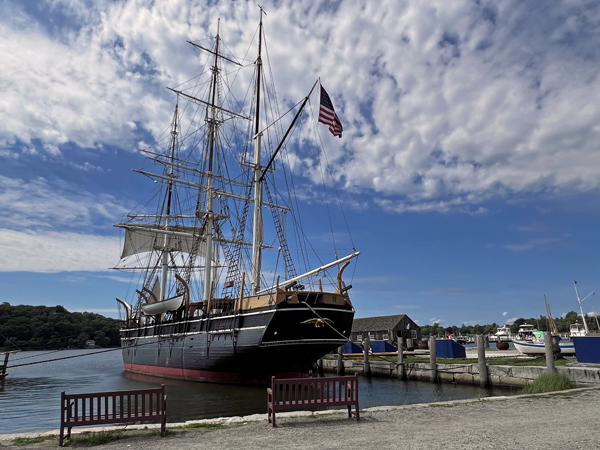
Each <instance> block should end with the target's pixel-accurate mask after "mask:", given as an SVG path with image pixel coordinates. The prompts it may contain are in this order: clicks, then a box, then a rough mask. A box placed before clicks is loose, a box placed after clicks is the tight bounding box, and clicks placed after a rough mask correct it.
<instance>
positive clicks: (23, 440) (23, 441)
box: [13, 435, 56, 446]
mask: <svg viewBox="0 0 600 450" xmlns="http://www.w3.org/2000/svg"><path fill="white" fill-rule="evenodd" d="M55 437H56V436H54V435H48V436H36V437H18V438H15V440H14V441H13V444H15V445H18V446H23V445H29V444H36V443H38V442H44V441H47V440H49V439H54V438H55Z"/></svg>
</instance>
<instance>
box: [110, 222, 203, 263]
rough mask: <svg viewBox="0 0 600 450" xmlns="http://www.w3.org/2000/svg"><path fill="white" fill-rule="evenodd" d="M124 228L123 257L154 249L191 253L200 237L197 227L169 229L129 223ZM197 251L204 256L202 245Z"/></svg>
mask: <svg viewBox="0 0 600 450" xmlns="http://www.w3.org/2000/svg"><path fill="white" fill-rule="evenodd" d="M124 228H125V241H124V243H123V252H122V253H121V259H123V258H126V257H128V256H131V255H136V254H138V253H146V252H151V251H153V250H158V251H170V252H181V253H190V252H191V251H192V249H193V245H194V241H195V240H197V239H200V237H198V236H197V235H194V231H196V233H197V229H196V228H194V227H182V226H178V227H177V228H176V229H173V230H169V231H165V230H160V229H156V228H149V227H147V226H143V225H135V226H131V225H129V226H124ZM197 253H200V254H201V256H203V253H204V252H203V250H202V246H200V248H198V249H197Z"/></svg>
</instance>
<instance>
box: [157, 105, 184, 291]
mask: <svg viewBox="0 0 600 450" xmlns="http://www.w3.org/2000/svg"><path fill="white" fill-rule="evenodd" d="M178 109H179V103H176V104H175V115H174V118H173V130H172V131H171V165H170V168H169V183H168V191H167V211H166V213H167V214H166V215H165V231H169V224H170V216H171V201H172V199H173V161H174V159H175V146H176V144H177V112H178ZM168 275H169V235H168V233H165V237H164V248H163V254H162V277H161V283H160V298H159V299H158V300H159V301H163V300H164V299H165V298H166V296H167V277H168Z"/></svg>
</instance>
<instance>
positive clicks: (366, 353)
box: [363, 332, 371, 377]
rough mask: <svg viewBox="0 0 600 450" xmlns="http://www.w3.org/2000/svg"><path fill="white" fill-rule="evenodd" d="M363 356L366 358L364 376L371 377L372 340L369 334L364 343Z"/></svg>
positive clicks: (366, 335)
mask: <svg viewBox="0 0 600 450" xmlns="http://www.w3.org/2000/svg"><path fill="white" fill-rule="evenodd" d="M363 345H364V348H363V356H364V375H365V377H370V376H371V364H370V363H369V350H371V338H370V337H369V333H368V332H367V333H365V340H364V341H363Z"/></svg>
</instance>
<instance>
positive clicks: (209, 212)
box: [204, 20, 221, 308]
mask: <svg viewBox="0 0 600 450" xmlns="http://www.w3.org/2000/svg"><path fill="white" fill-rule="evenodd" d="M220 25H221V22H220V20H219V25H218V26H217V38H216V40H217V42H216V47H215V64H214V66H213V68H212V72H213V79H212V92H211V100H210V106H211V108H210V113H209V114H210V117H207V122H208V129H209V131H208V170H207V175H206V188H207V189H206V195H207V198H206V233H205V235H206V256H205V265H204V299H205V300H207V301H210V298H211V297H212V270H213V268H212V259H213V224H214V217H213V203H214V187H213V186H212V178H213V177H212V176H213V159H214V150H215V140H216V133H217V117H216V114H217V109H216V108H215V101H216V96H217V81H218V74H219V64H218V62H219V41H220V37H219V31H220V30H219V28H220ZM209 308H210V305H209Z"/></svg>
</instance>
